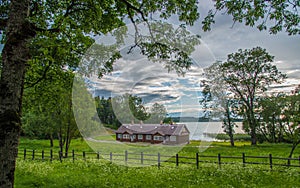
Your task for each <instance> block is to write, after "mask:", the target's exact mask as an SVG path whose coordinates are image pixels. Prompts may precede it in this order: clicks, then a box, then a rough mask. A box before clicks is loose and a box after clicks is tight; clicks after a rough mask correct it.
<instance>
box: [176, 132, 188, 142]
mask: <svg viewBox="0 0 300 188" xmlns="http://www.w3.org/2000/svg"><path fill="white" fill-rule="evenodd" d="M189 142H190V138H189V135H188V134H187V135H180V136H177V144H185V143H189Z"/></svg>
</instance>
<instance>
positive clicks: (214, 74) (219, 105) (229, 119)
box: [200, 62, 239, 146]
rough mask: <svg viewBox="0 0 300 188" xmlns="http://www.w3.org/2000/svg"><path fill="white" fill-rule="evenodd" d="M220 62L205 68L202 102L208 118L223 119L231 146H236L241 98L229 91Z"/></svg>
mask: <svg viewBox="0 0 300 188" xmlns="http://www.w3.org/2000/svg"><path fill="white" fill-rule="evenodd" d="M220 63H221V62H216V63H214V64H213V65H211V66H210V67H208V68H206V69H204V77H205V79H206V80H203V81H202V87H203V90H202V95H203V97H202V99H201V100H200V103H201V104H202V105H203V106H204V109H205V112H204V116H205V117H206V118H208V117H210V118H214V117H215V118H218V119H221V120H222V121H223V126H222V127H223V129H224V132H225V133H226V134H227V135H228V136H229V137H230V143H231V146H234V140H233V134H234V132H235V131H234V128H235V127H237V125H236V123H235V120H236V119H237V116H238V110H237V109H238V107H239V106H238V105H239V100H238V99H236V98H234V96H233V95H232V94H231V93H230V92H229V91H228V85H227V84H226V83H225V81H224V80H223V77H222V74H219V72H220V71H221V70H220Z"/></svg>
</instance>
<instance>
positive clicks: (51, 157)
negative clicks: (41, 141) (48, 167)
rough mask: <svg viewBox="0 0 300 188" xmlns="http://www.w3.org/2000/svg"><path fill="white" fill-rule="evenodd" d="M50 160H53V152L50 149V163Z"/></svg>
mask: <svg viewBox="0 0 300 188" xmlns="http://www.w3.org/2000/svg"><path fill="white" fill-rule="evenodd" d="M52 160H53V151H52V149H50V161H51V162H52Z"/></svg>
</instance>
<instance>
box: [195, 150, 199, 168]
mask: <svg viewBox="0 0 300 188" xmlns="http://www.w3.org/2000/svg"><path fill="white" fill-rule="evenodd" d="M196 166H197V169H199V153H198V152H197V153H196Z"/></svg>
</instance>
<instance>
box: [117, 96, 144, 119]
mask: <svg viewBox="0 0 300 188" xmlns="http://www.w3.org/2000/svg"><path fill="white" fill-rule="evenodd" d="M112 107H113V113H114V114H115V117H116V118H117V120H118V121H119V122H120V123H132V122H140V121H145V120H146V119H148V118H149V114H148V113H147V111H146V108H145V107H144V105H143V100H142V98H140V97H138V96H134V95H132V94H128V93H125V94H123V95H120V96H116V97H113V98H112Z"/></svg>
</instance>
